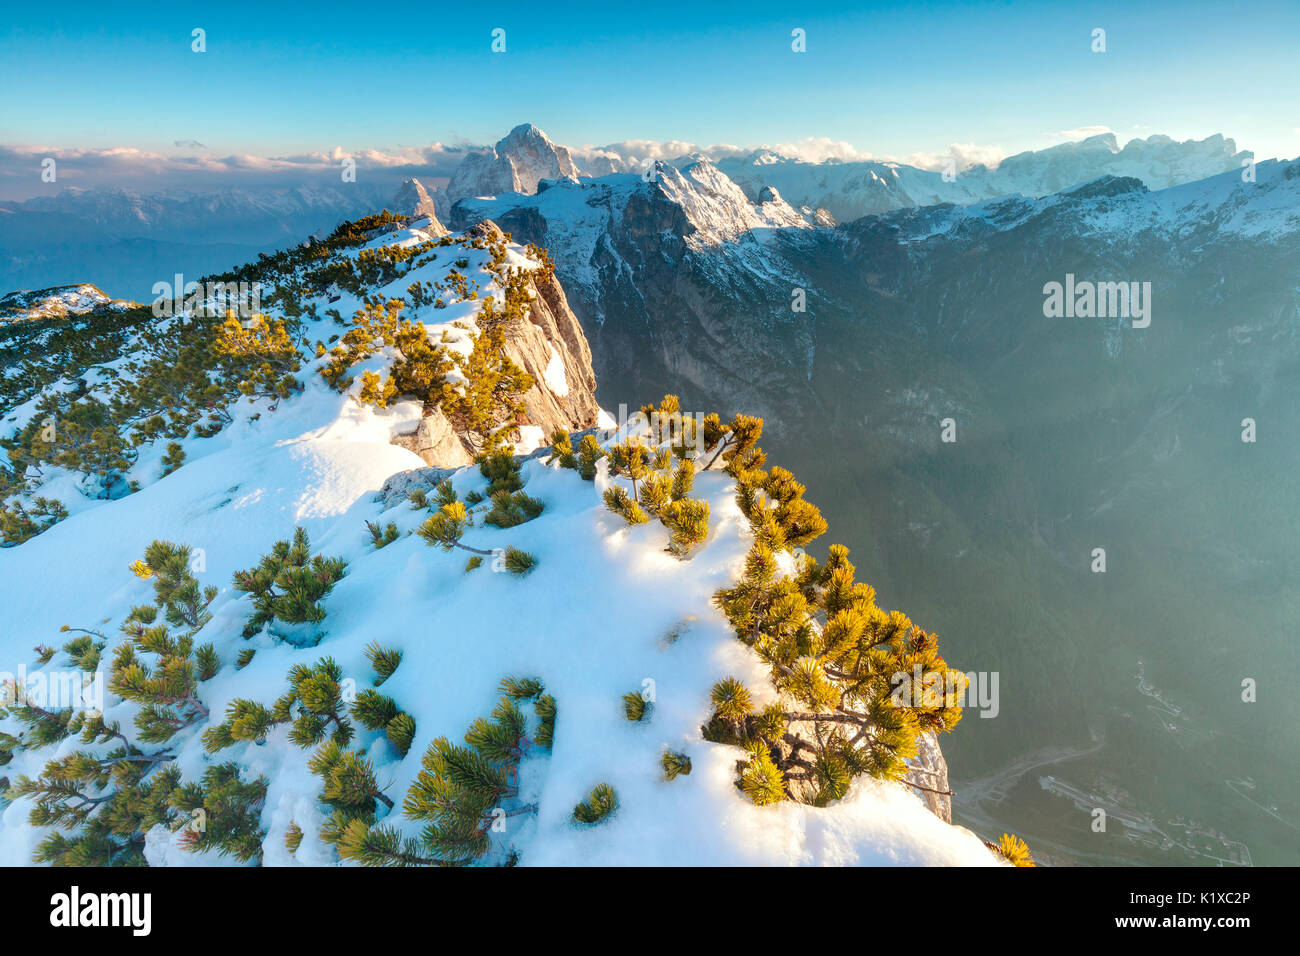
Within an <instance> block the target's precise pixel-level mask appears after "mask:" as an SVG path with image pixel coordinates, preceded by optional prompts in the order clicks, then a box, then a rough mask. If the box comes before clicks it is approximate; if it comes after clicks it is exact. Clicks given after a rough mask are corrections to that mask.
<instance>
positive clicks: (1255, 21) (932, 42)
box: [0, 0, 1300, 157]
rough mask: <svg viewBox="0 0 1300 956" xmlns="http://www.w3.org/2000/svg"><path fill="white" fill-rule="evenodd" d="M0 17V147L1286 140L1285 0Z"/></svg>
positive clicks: (881, 148) (482, 7)
mask: <svg viewBox="0 0 1300 956" xmlns="http://www.w3.org/2000/svg"><path fill="white" fill-rule="evenodd" d="M6 20H7V21H8V23H7V24H6V25H5V27H4V28H3V30H4V32H3V34H0V87H2V88H3V91H4V92H3V99H4V109H3V116H0V143H4V144H9V145H13V144H27V145H47V146H56V147H63V148H98V149H103V148H109V147H124V146H129V147H133V148H136V149H139V150H145V151H150V152H156V153H159V154H162V155H166V156H171V155H177V154H180V153H183V152H184V151H185V148H183V147H177V146H176V145H175V143H176V142H177V141H188V140H195V141H199V142H202V143H203V144H204V146H205V147H206V148H207V150H208V151H210V152H211V153H212V154H214V155H229V154H240V153H248V154H254V155H259V156H284V155H293V154H298V153H305V152H310V151H322V150H329V149H331V148H332V147H335V146H341V147H343V148H344V149H345V150H355V149H363V148H374V149H393V148H402V147H416V146H420V145H423V144H428V143H432V142H435V141H439V142H442V143H475V144H479V143H488V142H493V141H495V140H496V139H497V138H499V137H500V136H501V135H502V134H504V133H505V132H506V130H508V129H509V128H511V127H512V126H514V125H516V124H517V123H520V122H525V121H528V122H533V123H536V124H537V125H538V126H540V127H542V128H543V129H544V130H546V132H547V133H548V134H549V135H550V136H551V137H552V139H554V140H556V141H557V142H561V143H567V144H570V145H575V146H576V145H583V144H594V145H603V144H606V143H610V142H616V141H622V140H627V139H650V140H681V141H687V142H692V143H697V144H700V145H707V144H713V143H719V142H725V143H732V144H737V145H757V144H762V143H777V142H787V141H795V140H801V139H804V138H807V137H826V138H829V139H831V140H836V141H844V142H846V143H849V144H851V145H852V146H853V147H855V148H857V149H858V150H861V151H864V152H870V153H872V154H874V155H876V156H891V157H904V156H906V155H908V154H910V153H914V152H918V151H940V150H943V149H945V148H947V147H948V145H949V144H951V143H974V144H980V145H996V146H999V147H1001V148H1003V149H1005V150H1006V151H1007V152H1015V151H1018V150H1020V149H1027V148H1040V147H1043V146H1047V145H1051V144H1052V143H1053V142H1055V141H1059V140H1055V139H1053V138H1052V134H1054V133H1056V132H1058V131H1061V130H1069V129H1074V128H1078V127H1087V126H1093V125H1103V126H1109V127H1111V128H1112V129H1114V130H1115V132H1116V133H1117V134H1118V135H1119V137H1120V139H1121V141H1123V140H1125V139H1127V138H1129V137H1132V136H1145V135H1148V134H1150V133H1156V132H1159V133H1168V134H1170V135H1174V136H1176V137H1178V138H1185V137H1189V136H1195V137H1197V138H1200V137H1202V136H1205V135H1208V134H1210V133H1214V132H1222V133H1224V134H1225V135H1229V136H1232V137H1234V138H1235V139H1236V140H1237V143H1238V146H1239V147H1242V148H1250V149H1254V150H1255V151H1256V153H1257V154H1258V155H1259V156H1260V157H1265V156H1271V155H1285V156H1288V157H1289V156H1294V155H1296V154H1298V153H1300V110H1297V109H1296V102H1297V95H1296V91H1297V90H1298V89H1300V69H1298V66H1297V64H1298V62H1300V56H1298V55H1297V54H1298V53H1300V4H1298V3H1296V2H1275V3H1271V2H1263V3H1256V4H1245V5H1243V4H1225V3H1200V2H1186V0H1185V2H1178V3H1169V2H1159V0H1157V2H1151V3H1116V4H1089V3H1077V2H1076V3H1051V2H1046V3H1033V4H1028V3H967V4H952V3H924V4H922V3H889V4H880V5H876V4H869V3H868V4H857V5H854V9H853V10H852V12H847V11H845V10H837V9H836V8H835V7H834V6H831V5H824V4H815V3H811V4H810V3H782V4H773V3H761V2H755V3H746V4H705V3H677V4H667V3H663V4H646V3H635V4H632V3H621V4H547V3H535V2H534V3H527V4H508V3H506V4H503V3H495V2H494V3H490V4H489V3H464V4H439V3H431V2H427V0H426V2H423V3H401V2H388V3H383V4H365V3H348V4H330V3H313V4H310V5H303V6H302V7H301V8H300V10H298V11H297V12H290V11H287V10H285V9H283V8H280V7H279V5H275V4H240V3H221V4H187V5H184V6H183V7H182V5H177V4H171V3H167V4H137V5H135V6H134V7H133V8H132V10H131V11H129V12H123V11H121V10H115V9H113V7H112V6H111V5H108V4H102V3H99V4H94V5H89V4H87V5H78V4H75V3H70V4H59V5H46V4H10V5H8V8H7V9H6ZM194 27H202V28H203V29H205V30H206V31H207V52H206V53H203V54H196V53H193V52H191V50H190V44H191V30H192V28H194ZM496 27H500V28H503V29H505V30H506V47H507V51H506V53H504V54H493V53H492V52H491V51H490V44H491V31H492V30H493V28H496ZM795 27H800V28H802V29H804V30H806V31H807V52H806V53H803V54H794V53H792V52H791V49H790V42H791V40H790V31H791V29H793V28H795ZM1094 27H1102V28H1104V29H1106V31H1107V52H1105V53H1100V54H1099V53H1093V52H1092V51H1091V50H1090V43H1091V38H1090V34H1091V31H1092V29H1093V28H1094Z"/></svg>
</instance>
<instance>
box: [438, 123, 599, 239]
mask: <svg viewBox="0 0 1300 956" xmlns="http://www.w3.org/2000/svg"><path fill="white" fill-rule="evenodd" d="M581 175H582V173H580V172H579V171H578V167H577V166H575V165H574V163H573V157H572V156H571V155H570V153H569V150H568V148H567V147H564V146H557V145H556V144H555V143H552V142H551V140H550V138H549V137H547V135H546V134H545V133H543V132H542V131H541V130H540V129H538V128H537V127H536V126H533V125H532V124H531V123H523V124H521V125H519V126H516V127H515V128H514V129H512V130H511V131H510V132H509V133H507V134H506V135H505V136H503V137H502V138H501V139H500V140H498V141H497V144H496V146H494V147H493V148H492V149H489V150H484V151H481V152H473V153H469V154H468V155H467V156H466V157H465V158H464V159H463V160H461V163H460V165H459V166H457V167H456V172H455V174H454V175H453V176H452V177H451V182H449V183H448V184H447V188H446V189H445V190H443V191H440V192H439V193H438V196H437V202H438V203H439V210H438V211H439V213H440V214H442V215H443V216H444V217H445V216H446V215H447V214H448V212H449V211H450V209H451V205H452V203H454V202H455V201H456V200H458V199H463V198H464V197H466V196H497V195H500V194H502V193H535V192H537V186H538V183H540V182H541V181H542V180H544V179H568V180H577V178H578V177H579V176H581Z"/></svg>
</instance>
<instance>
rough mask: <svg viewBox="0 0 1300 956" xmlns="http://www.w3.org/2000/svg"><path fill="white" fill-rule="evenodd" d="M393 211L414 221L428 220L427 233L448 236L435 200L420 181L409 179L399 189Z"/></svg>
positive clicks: (394, 200)
mask: <svg viewBox="0 0 1300 956" xmlns="http://www.w3.org/2000/svg"><path fill="white" fill-rule="evenodd" d="M392 211H393V212H395V213H398V214H399V215H403V216H409V217H411V218H412V219H421V218H427V219H428V220H429V228H428V230H426V231H428V232H432V233H434V234H435V235H439V236H445V235H447V230H446V228H444V226H443V225H442V223H441V222H440V221H439V220H438V214H437V212H436V210H435V207H434V202H433V198H432V197H431V196H430V195H429V191H428V190H427V189H425V188H424V184H423V183H421V182H420V181H419V180H418V179H408V180H406V181H405V182H404V183H402V185H401V186H399V187H398V189H397V195H395V196H394V197H393V205H392Z"/></svg>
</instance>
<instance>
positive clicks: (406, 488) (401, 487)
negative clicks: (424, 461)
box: [375, 468, 456, 511]
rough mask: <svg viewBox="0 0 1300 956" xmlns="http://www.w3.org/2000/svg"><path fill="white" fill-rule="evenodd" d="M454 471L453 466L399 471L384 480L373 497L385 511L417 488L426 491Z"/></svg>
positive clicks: (404, 499) (430, 489)
mask: <svg viewBox="0 0 1300 956" xmlns="http://www.w3.org/2000/svg"><path fill="white" fill-rule="evenodd" d="M455 473H456V469H455V468H413V469H411V470H410V471H399V472H398V473H397V474H395V475H390V476H389V477H388V478H387V480H385V481H384V487H382V488H380V489H379V494H377V495H375V499H376V500H377V501H380V502H382V503H383V506H384V510H385V511H387V510H388V509H389V508H391V507H393V506H394V505H397V504H401V503H402V502H403V501H406V499H407V496H408V495H409V494H410V493H411V492H412V491H415V490H416V489H417V488H419V489H422V490H424V491H425V492H426V493H427V492H429V491H432V490H433V487H434V485H436V484H437V483H438V482H440V481H442V479H444V478H450V477H451V476H452V475H454V474H455Z"/></svg>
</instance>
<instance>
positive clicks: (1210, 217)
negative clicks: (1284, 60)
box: [880, 160, 1300, 241]
mask: <svg viewBox="0 0 1300 956" xmlns="http://www.w3.org/2000/svg"><path fill="white" fill-rule="evenodd" d="M1055 210H1064V211H1067V212H1068V215H1069V217H1070V222H1071V224H1072V227H1073V228H1076V229H1078V230H1079V231H1081V232H1083V233H1088V234H1095V235H1098V236H1104V237H1108V238H1109V239H1111V240H1131V239H1134V238H1136V237H1138V236H1141V235H1143V234H1147V233H1150V234H1153V235H1163V236H1173V235H1186V234H1193V233H1196V232H1198V231H1204V232H1205V233H1206V234H1207V235H1209V234H1213V235H1217V236H1220V237H1223V236H1241V237H1244V238H1250V239H1258V240H1261V241H1267V240H1269V239H1281V238H1285V237H1288V236H1293V235H1295V234H1296V232H1297V231H1300V160H1292V161H1290V162H1279V161H1278V160H1266V161H1264V162H1261V163H1259V164H1257V165H1256V166H1255V167H1253V169H1251V170H1250V171H1249V173H1247V172H1245V171H1242V170H1235V171H1232V172H1226V173H1221V174H1219V175H1217V176H1211V177H1209V178H1207V179H1202V180H1198V181H1196V182H1191V183H1184V184H1183V185H1179V186H1171V187H1169V188H1167V189H1160V190H1150V189H1147V188H1146V187H1145V186H1144V185H1143V184H1142V183H1141V182H1139V181H1137V180H1136V179H1133V178H1119V177H1114V176H1106V177H1102V178H1100V179H1098V180H1096V181H1094V182H1091V183H1086V184H1084V185H1082V186H1080V187H1077V188H1075V189H1071V190H1066V191H1064V192H1060V193H1056V194H1053V195H1051V196H1044V197H1042V198H1040V199H1030V198H1025V197H1019V196H1017V197H1004V198H1000V199H991V200H985V201H983V202H979V203H973V204H971V205H967V206H960V205H949V206H940V207H934V208H927V209H915V210H899V211H897V212H894V213H890V214H886V215H883V216H881V217H880V219H881V220H882V221H888V222H889V223H891V224H893V225H896V226H897V227H899V229H900V230H901V234H902V236H903V237H904V238H905V239H907V240H908V241H915V240H921V239H926V238H930V237H933V236H938V235H947V234H952V233H960V232H966V231H981V230H989V229H997V230H1003V229H1009V228H1012V227H1015V226H1018V225H1020V224H1022V223H1024V222H1027V221H1029V220H1031V219H1033V218H1035V217H1038V216H1043V215H1049V214H1051V213H1052V212H1053V211H1055Z"/></svg>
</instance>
